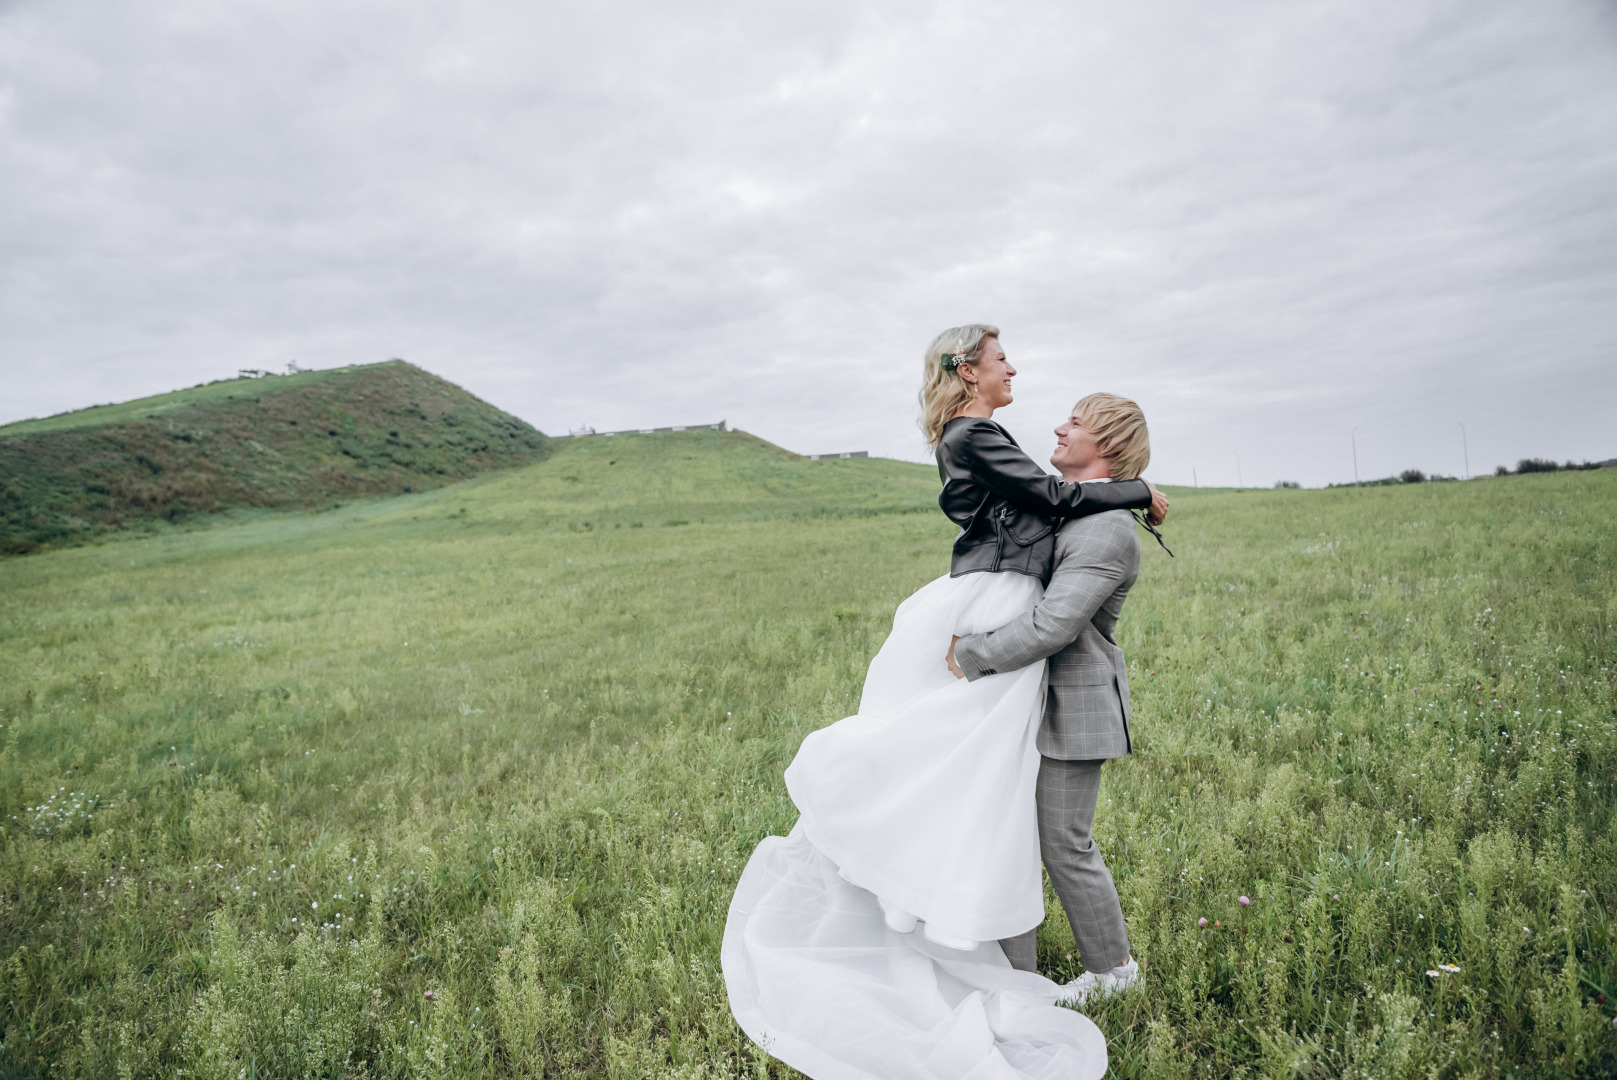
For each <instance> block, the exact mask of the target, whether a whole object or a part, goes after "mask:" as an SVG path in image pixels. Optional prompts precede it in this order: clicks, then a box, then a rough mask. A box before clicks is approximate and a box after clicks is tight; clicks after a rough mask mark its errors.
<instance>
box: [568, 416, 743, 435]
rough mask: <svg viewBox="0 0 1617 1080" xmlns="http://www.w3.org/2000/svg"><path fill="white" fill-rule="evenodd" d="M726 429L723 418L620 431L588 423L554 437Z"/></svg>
mask: <svg viewBox="0 0 1617 1080" xmlns="http://www.w3.org/2000/svg"><path fill="white" fill-rule="evenodd" d="M728 430H729V429H728V428H726V427H725V426H724V421H723V420H720V421H719V422H718V423H717V424H675V425H674V426H672V427H646V428H624V429H622V430H621V431H596V430H595V429H594V428H592V427H590V426H589V425H588V424H585V425H584V426H583V427H580V428H575V429H573V430H570V431H568V432H567V434H566V435H557V436H556V438H558V439H577V438H582V437H583V436H585V435H599V436H601V437H602V438H605V437H606V436H608V435H655V434H657V433H658V432H659V431H728Z"/></svg>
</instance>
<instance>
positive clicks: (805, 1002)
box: [721, 573, 1106, 1080]
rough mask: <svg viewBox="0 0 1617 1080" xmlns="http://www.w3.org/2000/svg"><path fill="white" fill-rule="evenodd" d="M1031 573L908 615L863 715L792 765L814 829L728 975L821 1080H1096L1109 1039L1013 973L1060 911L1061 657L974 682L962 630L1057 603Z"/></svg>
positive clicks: (751, 1016) (755, 1014)
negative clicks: (1049, 837)
mask: <svg viewBox="0 0 1617 1080" xmlns="http://www.w3.org/2000/svg"><path fill="white" fill-rule="evenodd" d="M1042 592H1043V588H1042V586H1041V585H1040V584H1039V582H1038V581H1037V580H1035V579H1033V578H1029V577H1026V576H1024V575H1021V574H1009V573H1007V574H986V573H978V574H967V575H965V576H963V577H958V578H950V577H942V578H939V579H938V580H936V581H933V582H931V583H930V584H928V585H926V586H924V587H923V588H921V589H920V590H919V591H918V592H916V593H915V594H914V595H913V596H911V597H910V598H909V599H907V600H905V601H904V603H903V604H901V605H899V608H898V612H897V613H896V614H895V615H894V616H893V631H892V633H891V635H889V637H888V638H887V641H886V642H885V643H884V644H883V645H882V647H881V651H880V652H879V653H877V655H876V658H875V659H874V660H872V661H871V664H870V670H869V673H868V674H867V675H866V677H865V689H864V695H863V696H862V697H861V699H860V702H859V712H858V714H857V715H854V716H850V717H848V718H847V719H845V720H841V721H839V722H837V723H835V724H832V725H831V726H830V727H827V728H824V729H822V730H820V731H816V732H814V733H813V734H812V735H810V736H809V737H808V738H806V739H804V740H803V746H802V748H801V749H800V750H799V751H798V754H797V757H796V758H795V759H794V760H793V761H792V764H791V766H790V767H789V768H788V769H787V770H786V788H787V790H788V791H789V792H790V794H791V796H792V801H793V802H794V803H795V804H796V805H797V809H798V812H799V814H800V817H799V819H798V822H797V825H796V826H795V827H794V828H793V829H792V831H791V834H790V835H789V836H785V837H778V836H776V837H769V838H768V839H766V840H764V842H763V843H761V844H759V845H758V848H757V850H756V851H754V852H753V855H752V858H751V859H750V860H749V861H748V863H747V867H746V869H745V870H744V871H743V872H742V875H741V881H740V883H739V884H738V885H737V887H736V893H735V898H734V899H733V900H732V901H731V904H730V912H729V918H728V921H727V922H726V924H725V929H724V944H723V947H722V951H721V962H722V965H723V968H724V979H725V985H726V987H727V989H728V991H729V995H730V1008H731V1010H732V1011H733V1012H734V1014H735V1018H736V1022H737V1023H738V1024H740V1025H741V1028H742V1030H743V1031H745V1032H746V1033H747V1035H748V1036H750V1037H751V1038H752V1039H753V1040H754V1041H755V1042H757V1043H758V1044H759V1045H760V1046H762V1047H763V1048H764V1049H766V1050H767V1051H769V1052H770V1053H771V1054H773V1055H774V1056H775V1057H777V1058H779V1059H780V1060H782V1061H784V1062H785V1063H786V1064H788V1065H791V1066H792V1067H793V1068H796V1069H798V1070H800V1071H801V1072H804V1073H806V1074H808V1075H809V1076H810V1077H812V1078H813V1080H878V1078H879V1080H910V1078H913V1080H938V1078H949V1080H989V1078H993V1080H1012V1078H1033V1080H1083V1078H1098V1077H1100V1076H1102V1075H1104V1074H1105V1072H1106V1040H1105V1038H1104V1037H1103V1036H1102V1035H1101V1033H1100V1031H1099V1030H1098V1029H1097V1028H1096V1027H1095V1025H1094V1024H1093V1023H1091V1022H1090V1021H1089V1020H1088V1019H1087V1018H1086V1017H1083V1016H1081V1015H1079V1014H1078V1013H1076V1012H1074V1011H1072V1010H1071V1009H1067V1008H1064V1007H1062V1006H1058V1005H1056V1004H1054V1002H1055V999H1056V995H1057V993H1058V990H1059V988H1058V987H1057V986H1056V984H1055V983H1053V982H1051V981H1050V980H1048V979H1046V978H1044V977H1042V976H1040V975H1036V974H1033V973H1031V972H1024V971H1017V970H1015V969H1013V968H1012V967H1011V966H1010V964H1009V962H1008V961H1007V960H1006V959H1005V954H1004V952H1003V951H1002V950H1001V949H1000V947H999V944H998V939H1000V938H1006V937H1011V936H1013V935H1015V934H1019V933H1022V932H1023V931H1026V930H1029V929H1032V928H1033V927H1035V926H1037V925H1038V924H1039V923H1040V922H1041V921H1042V920H1043V918H1044V891H1043V877H1042V875H1041V873H1040V865H1039V838H1038V824H1037V818H1036V816H1035V810H1034V789H1035V785H1036V783H1037V779H1038V771H1039V754H1038V750H1037V748H1036V747H1035V746H1034V736H1035V734H1036V733H1037V728H1038V722H1039V718H1040V715H1041V711H1042V706H1043V694H1042V690H1043V685H1044V664H1043V663H1042V662H1040V663H1038V664H1034V665H1032V666H1030V667H1025V668H1022V669H1020V670H1018V671H1010V672H1002V673H1000V674H998V675H990V676H986V677H984V678H980V679H977V680H976V681H974V682H967V681H966V680H964V679H956V678H955V677H954V676H953V675H951V674H950V673H949V670H948V668H947V667H946V666H945V665H944V660H943V657H944V654H945V653H946V652H947V651H948V648H949V639H950V635H952V634H962V635H964V634H969V633H980V632H982V631H986V630H992V629H996V628H998V627H1000V626H1003V625H1004V624H1005V623H1007V622H1009V621H1010V620H1011V619H1013V618H1015V617H1016V616H1018V615H1020V614H1022V613H1023V612H1025V611H1027V610H1028V609H1029V608H1031V607H1032V606H1033V605H1034V604H1035V603H1037V602H1038V599H1039V597H1040V595H1041V594H1042Z"/></svg>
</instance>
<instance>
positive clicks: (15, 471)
mask: <svg viewBox="0 0 1617 1080" xmlns="http://www.w3.org/2000/svg"><path fill="white" fill-rule="evenodd" d="M547 448H548V440H547V439H546V438H545V436H544V435H543V434H542V433H541V432H539V431H537V430H535V429H534V428H533V427H531V426H529V425H528V424H526V423H524V422H523V421H521V420H518V419H517V418H516V417H514V416H510V415H508V414H506V413H503V412H501V411H500V410H499V409H496V408H494V406H492V405H490V404H488V403H487V402H485V401H482V400H480V399H478V398H476V397H474V396H472V395H471V394H468V393H467V392H466V391H464V390H462V389H461V388H460V387H458V386H455V385H454V384H452V383H449V382H446V381H445V380H443V379H440V378H438V377H437V376H436V375H432V374H430V373H428V372H425V371H422V370H421V369H420V368H418V367H415V366H413V365H411V364H407V363H405V362H404V361H402V360H390V361H388V362H387V363H383V364H367V365H363V366H359V367H350V368H338V369H335V370H331V371H305V372H300V373H298V374H295V375H274V376H268V377H265V378H259V379H253V378H241V379H228V380H224V381H221V382H216V383H209V384H208V385H206V386H198V387H193V388H191V389H189V390H180V391H176V392H175V393H171V394H161V395H158V396H156V397H149V398H141V399H140V400H138V401H129V402H124V403H122V404H119V405H100V406H96V407H95V408H91V409H81V410H78V411H77V412H70V413H63V414H61V415H59V416H51V417H46V418H44V419H40V420H24V421H22V422H20V423H15V424H8V425H5V426H4V427H0V552H3V553H7V554H20V553H25V552H29V551H34V550H37V549H39V548H42V547H60V546H65V545H71V544H75V543H81V542H83V541H84V540H87V539H89V538H91V537H94V536H96V535H98V534H102V533H105V532H108V531H111V530H114V529H121V528H128V527H132V526H135V527H138V526H142V525H146V526H152V525H155V523H157V522H159V521H169V522H174V521H179V520H181V519H184V518H189V517H191V516H193V515H197V514H207V513H217V512H219V511H223V510H234V509H240V508H246V507H260V508H295V507H313V506H324V505H330V504H331V503H333V502H336V501H340V500H342V499H347V498H351V497H354V496H360V495H397V494H403V493H406V492H411V491H422V490H425V489H427V488H433V487H439V486H441V485H443V484H448V483H453V482H454V481H456V480H464V479H466V478H467V477H470V476H475V475H477V474H478V473H482V472H487V471H488V470H490V469H499V468H505V467H508V466H511V465H520V464H525V463H528V462H532V461H535V460H537V459H538V458H540V457H542V456H543V455H544V454H545V453H546V451H547Z"/></svg>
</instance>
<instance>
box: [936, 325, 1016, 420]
mask: <svg viewBox="0 0 1617 1080" xmlns="http://www.w3.org/2000/svg"><path fill="white" fill-rule="evenodd" d="M997 337H999V327H997V326H989V325H988V324H986V323H972V324H971V325H970V326H951V327H950V328H949V329H947V330H945V331H944V332H943V333H941V334H939V335H938V336H937V337H935V338H933V339H932V344H930V345H928V346H927V347H926V357H925V359H924V360H922V361H921V364H922V366H921V393H920V398H921V419H920V425H921V433H922V434H923V435H925V436H926V445H927V446H928V447H930V448H932V449H934V450H936V449H937V446H938V440H939V439H941V438H943V425H944V424H947V423H948V422H949V421H950V420H951V419H953V418H954V414H955V413H957V412H959V411H960V410H961V409H963V408H965V406H966V404H967V403H968V402H970V401H971V399H972V397H973V395H974V391H973V390H972V388H971V386H970V385H969V384H968V383H967V382H966V381H965V380H964V379H962V378H961V377H960V370H959V369H960V365H961V364H974V363H976V362H977V360H978V359H979V358H980V357H981V356H982V354H983V338H997Z"/></svg>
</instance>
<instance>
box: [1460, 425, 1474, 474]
mask: <svg viewBox="0 0 1617 1080" xmlns="http://www.w3.org/2000/svg"><path fill="white" fill-rule="evenodd" d="M1460 451H1461V452H1462V453H1463V454H1465V478H1466V479H1467V480H1469V479H1471V447H1469V446H1467V445H1466V442H1465V425H1464V424H1461V425H1460Z"/></svg>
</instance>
